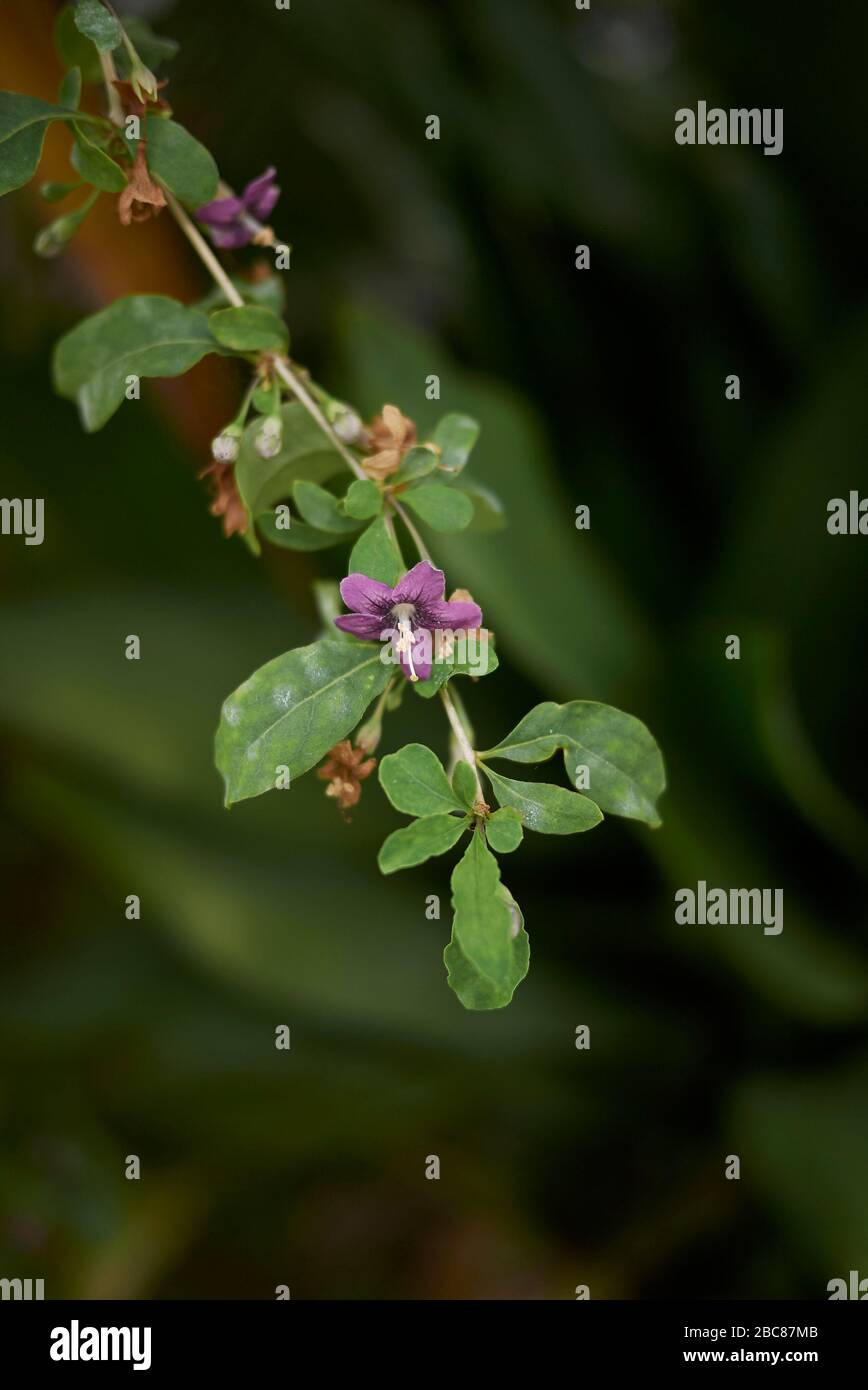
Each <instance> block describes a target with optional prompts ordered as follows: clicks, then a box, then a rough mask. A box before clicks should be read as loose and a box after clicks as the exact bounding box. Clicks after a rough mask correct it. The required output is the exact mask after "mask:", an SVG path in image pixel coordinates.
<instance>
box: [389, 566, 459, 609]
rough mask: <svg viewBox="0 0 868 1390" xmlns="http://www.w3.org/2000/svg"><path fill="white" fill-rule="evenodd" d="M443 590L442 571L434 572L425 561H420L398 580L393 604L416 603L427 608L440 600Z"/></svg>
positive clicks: (444, 585)
mask: <svg viewBox="0 0 868 1390" xmlns="http://www.w3.org/2000/svg"><path fill="white" fill-rule="evenodd" d="M445 588H446V576H445V575H444V573H443V571H442V570H436V569H435V568H434V566H433V565H430V564H429V563H428V561H427V560H420V561H419V563H418V565H414V566H413V568H412V569H411V570H408V571H407V573H406V574H405V575H404V578H403V579H399V580H398V584H397V586H396V588H395V591H394V594H393V596H392V597H393V601H394V602H395V603H416V604H419V605H420V606H423V607H426V608H427V607H428V606H429V605H431V604H434V603H438V602H440V601H441V600H442V598H443V593H444V591H445Z"/></svg>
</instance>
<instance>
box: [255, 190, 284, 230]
mask: <svg viewBox="0 0 868 1390" xmlns="http://www.w3.org/2000/svg"><path fill="white" fill-rule="evenodd" d="M279 197H280V189H279V188H278V186H277V184H276V183H273V184H272V185H271V187H270V188H267V189H266V190H265V192H264V193H262V194H260V196H259V197H258V198H257V199H256V202H255V203H253V204H251V206H250V211H251V212H252V213H253V216H254V217H255V218H256V219H257V221H259V222H264V221H265V219H266V217H270V216H271V214H272V212H273V211H274V209H275V206H276V205H277V200H278V198H279Z"/></svg>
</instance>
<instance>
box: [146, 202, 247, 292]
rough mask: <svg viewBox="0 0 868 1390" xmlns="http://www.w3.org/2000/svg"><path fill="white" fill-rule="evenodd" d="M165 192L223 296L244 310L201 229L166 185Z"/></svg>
mask: <svg viewBox="0 0 868 1390" xmlns="http://www.w3.org/2000/svg"><path fill="white" fill-rule="evenodd" d="M163 192H164V193H165V195H166V202H167V203H168V205H169V211H170V212H171V214H172V216H173V217H174V219H175V221H176V222H177V224H178V226H179V227H180V228H181V231H182V232H183V233H184V236H185V237H186V238H187V240H188V241H189V243H190V245H191V246H192V248H193V250H194V251H195V252H196V255H197V256H198V257H199V259H200V261H201V262H202V264H203V265H204V266H206V267H207V269H208V270H209V271H210V272H211V275H212V276H213V277H214V279H215V281H216V282H217V284H218V285H219V286H220V289H221V290H222V291H223V294H224V295H225V297H226V298H227V299H228V300H229V303H230V304H231V305H232V307H233V308H234V309H243V307H244V300H243V298H242V296H241V295H240V294H239V293H238V290H237V289H236V288H235V286H234V285H233V283H232V281H231V280H230V279H229V276H228V275H227V274H226V271H225V270H224V269H223V267H222V265H221V264H220V262H219V261H218V259H217V257H216V256H215V255H214V252H213V251H212V250H211V247H210V246H209V245H208V243H207V241H206V240H205V238H204V237H203V235H202V233H201V232H200V231H199V228H198V227H197V226H196V224H195V223H194V222H193V220H192V218H190V217H188V216H187V214H186V212H185V211H184V209H183V208H182V207H181V204H180V203H179V202H178V199H177V198H176V197H175V195H174V193H170V192H169V190H168V188H166V187H165V185H163Z"/></svg>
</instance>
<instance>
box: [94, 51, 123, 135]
mask: <svg viewBox="0 0 868 1390" xmlns="http://www.w3.org/2000/svg"><path fill="white" fill-rule="evenodd" d="M99 65H100V67H101V68H102V79H103V82H104V83H105V90H106V96H107V98H108V114H109V120H110V121H111V123H112V125H117V126H121V125H123V123H124V108H123V103H122V101H121V99H120V94H119V93H118V89H117V87H116V86H115V82H116V81H117V75H118V74H117V68H116V67H115V60H114V58H113V57H112V55H111V54H110V53H101V54H100V55H99Z"/></svg>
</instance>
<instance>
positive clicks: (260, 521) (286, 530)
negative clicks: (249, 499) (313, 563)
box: [244, 511, 342, 555]
mask: <svg viewBox="0 0 868 1390" xmlns="http://www.w3.org/2000/svg"><path fill="white" fill-rule="evenodd" d="M256 525H257V526H258V528H259V530H260V531H261V532H262V534H263V536H264V537H265V539H266V540H267V541H270V542H271V544H272V545H279V546H281V547H282V549H284V550H328V549H329V547H330V546H333V545H340V542H341V540H342V537H341V536H336V535H335V534H334V532H333V531H318V530H317V529H316V527H315V526H308V525H306V523H305V522H303V521H297V520H296V519H295V518H294V517H293V518H292V521H291V525H290V526H288V527H286V526H278V525H277V516H276V513H275V512H273V511H271V512H260V513H259V515H258V516H257V518H256ZM248 535H249V532H248ZM244 539H245V540H247V535H245V538H244ZM250 549H251V550H252V551H253V553H254V555H258V554H259V545H258V543H257V544H255V545H254V544H251V545H250Z"/></svg>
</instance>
